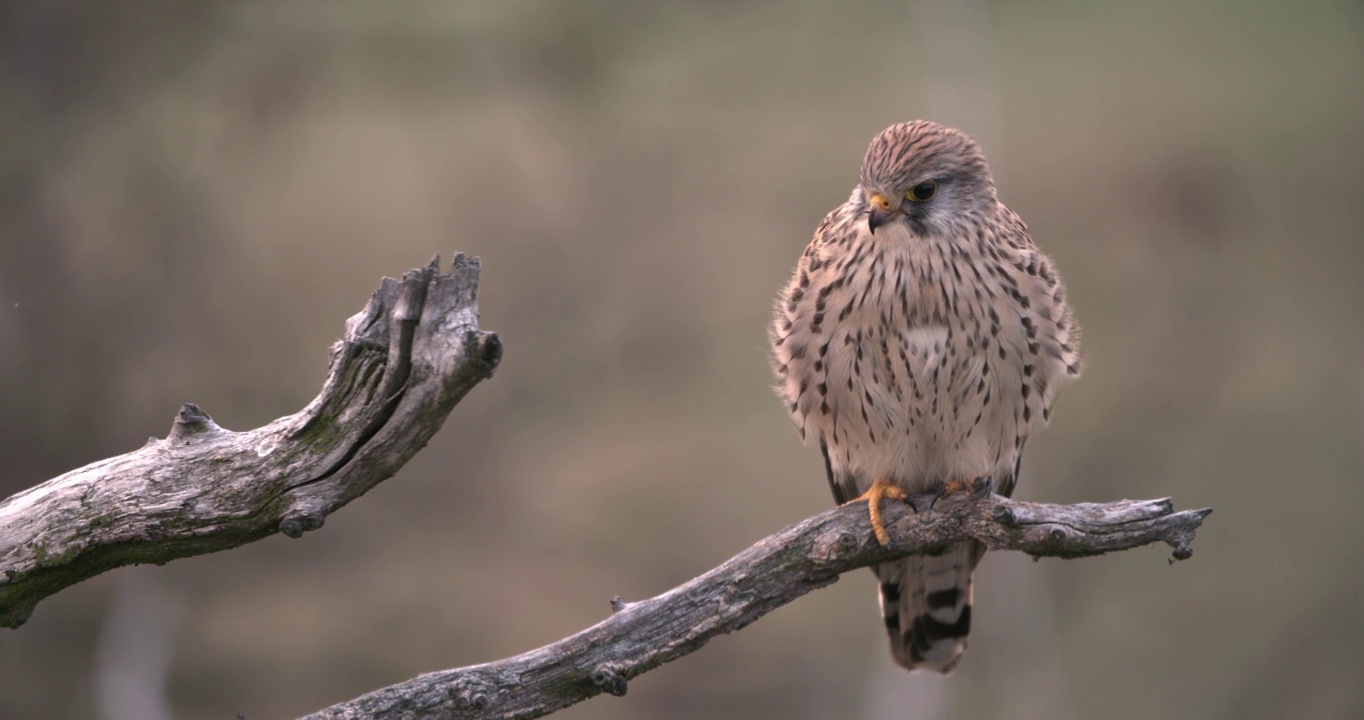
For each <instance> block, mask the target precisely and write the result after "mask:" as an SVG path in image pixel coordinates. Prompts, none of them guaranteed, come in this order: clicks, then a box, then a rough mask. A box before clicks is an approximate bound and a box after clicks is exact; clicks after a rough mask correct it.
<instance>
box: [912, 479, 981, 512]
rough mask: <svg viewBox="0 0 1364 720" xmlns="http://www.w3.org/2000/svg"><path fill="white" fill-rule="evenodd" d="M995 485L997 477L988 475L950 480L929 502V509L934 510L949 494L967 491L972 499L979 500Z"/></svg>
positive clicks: (967, 494)
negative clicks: (972, 478) (970, 478)
mask: <svg viewBox="0 0 1364 720" xmlns="http://www.w3.org/2000/svg"><path fill="white" fill-rule="evenodd" d="M994 487H995V479H994V478H993V477H990V476H989V475H986V476H984V477H978V478H976V479H974V480H948V481H947V482H945V483H943V486H942V489H941V490H939V491H938V492H937V493H935V494H934V495H933V502H931V503H929V504H928V509H929V510H932V509H933V508H934V507H935V506H937V504H938V501H939V500H941V499H943V498H945V497H947V496H948V495H956V494H958V493H966V496H967V497H968V498H970V499H974V500H978V499H980V498H983V497H986V496H988V495H989V494H990V493H991V492H992V491H993V490H994Z"/></svg>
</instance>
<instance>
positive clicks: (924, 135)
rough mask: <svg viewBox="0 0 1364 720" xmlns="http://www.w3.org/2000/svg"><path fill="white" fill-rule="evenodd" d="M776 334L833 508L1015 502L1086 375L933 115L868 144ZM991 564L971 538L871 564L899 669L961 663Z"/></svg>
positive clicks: (1053, 304)
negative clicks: (925, 496) (1055, 409)
mask: <svg viewBox="0 0 1364 720" xmlns="http://www.w3.org/2000/svg"><path fill="white" fill-rule="evenodd" d="M769 334H770V339H771V344H772V357H773V369H774V372H775V373H776V376H777V381H778V394H779V395H780V396H781V398H782V399H783V400H784V401H785V403H786V405H787V408H788V409H789V410H790V412H791V415H792V417H793V418H794V420H795V422H796V426H797V428H798V429H799V430H800V434H801V437H802V438H803V439H804V440H805V441H806V442H807V443H812V444H818V445H819V447H820V448H821V450H822V451H823V453H824V461H825V467H826V470H827V472H828V476H829V484H830V486H831V487H832V489H833V494H834V499H835V500H836V501H837V502H839V503H844V502H848V501H851V500H853V499H856V498H858V497H859V495H861V494H862V493H864V492H868V491H869V490H872V489H873V485H874V484H876V483H878V482H879V483H880V484H881V485H885V486H889V487H890V488H893V489H898V490H892V492H896V493H897V494H898V491H903V492H904V493H908V494H911V495H913V494H919V493H925V492H932V491H935V490H941V489H942V488H944V487H947V486H950V485H952V484H960V483H963V482H971V481H974V480H977V479H980V478H990V479H991V480H992V481H993V487H994V490H995V491H996V492H998V493H1000V494H1003V495H1008V494H1010V493H1011V492H1012V491H1013V487H1014V483H1015V481H1016V480H1017V477H1018V468H1019V461H1020V458H1021V456H1022V452H1023V446H1024V445H1025V444H1026V442H1027V439H1028V436H1029V434H1030V433H1031V432H1032V431H1033V430H1034V429H1037V428H1039V427H1040V426H1042V425H1044V424H1046V422H1047V421H1048V420H1049V419H1050V417H1051V406H1052V401H1053V399H1054V398H1055V395H1056V392H1057V390H1058V389H1059V388H1060V387H1061V386H1062V385H1064V384H1065V383H1066V382H1067V381H1069V380H1070V379H1072V378H1074V377H1076V376H1078V375H1079V374H1080V356H1079V352H1078V340H1079V327H1078V326H1077V325H1076V324H1075V321H1074V319H1073V318H1072V316H1071V312H1070V309H1069V307H1068V306H1067V304H1066V294H1065V286H1064V285H1063V284H1062V282H1061V279H1060V277H1059V276H1058V275H1057V273H1056V269H1055V267H1054V265H1053V264H1052V262H1051V261H1050V260H1049V259H1048V258H1047V257H1046V256H1045V255H1043V254H1042V252H1041V251H1040V250H1038V248H1037V246H1036V245H1034V244H1033V242H1032V239H1031V238H1030V237H1029V236H1028V230H1027V227H1026V226H1025V225H1024V224H1023V221H1022V220H1020V219H1019V217H1018V216H1017V215H1016V214H1014V213H1013V211H1011V210H1009V209H1008V208H1007V207H1005V206H1004V205H1003V204H1002V203H1000V202H999V200H998V198H997V195H996V192H995V185H994V180H993V179H992V177H991V175H990V170H989V167H988V165H987V164H986V162H985V157H984V155H983V154H982V153H981V151H980V148H979V147H978V146H977V145H976V144H975V142H974V141H972V140H971V139H970V138H969V137H967V136H966V135H965V134H963V133H961V132H960V131H957V130H953V129H951V128H946V127H943V126H941V125H938V124H935V123H932V122H927V121H922V120H919V121H914V122H909V123H902V124H899V125H893V126H891V127H889V128H887V129H886V130H884V131H883V132H881V133H880V134H879V135H877V136H876V138H875V139H873V140H872V142H871V146H870V147H869V148H868V149H867V154H866V156H865V158H864V159H863V161H862V169H861V178H860V182H859V184H858V186H857V187H856V188H855V189H854V190H853V192H852V196H851V197H850V198H848V201H847V202H845V203H843V204H842V205H840V206H838V207H837V208H835V209H834V211H833V212H831V213H829V215H828V216H827V217H825V218H824V221H823V222H822V223H820V225H819V227H818V229H817V230H816V231H815V236H814V239H813V240H812V241H811V242H810V245H809V246H808V247H807V248H806V249H805V253H804V254H803V255H802V256H801V258H800V262H799V264H798V266H797V267H796V271H795V273H794V275H793V276H792V278H791V281H790V283H789V284H788V285H787V286H786V288H785V290H784V291H783V292H782V294H781V297H780V298H779V300H778V302H777V309H776V314H775V317H774V319H773V322H772V326H771V329H770V333H769ZM879 497H880V496H879V495H873V500H874V499H876V498H879ZM877 521H878V518H877V516H876V515H874V516H873V524H876V522H877ZM983 552H984V547H983V546H982V545H980V544H979V543H977V542H974V541H967V542H963V543H959V544H957V545H955V546H952V547H949V548H947V549H946V550H945V551H944V552H942V553H941V554H939V555H936V556H910V557H908V558H905V559H903V560H898V561H895V562H892V563H886V564H883V565H878V566H876V567H874V568H872V569H873V571H874V572H875V573H876V575H877V578H878V579H879V580H880V584H881V585H880V597H881V608H882V613H883V615H884V618H885V623H886V628H887V631H888V632H889V634H890V646H891V654H892V656H893V657H894V658H895V660H896V662H898V663H899V664H901V665H903V666H904V667H906V668H908V669H910V670H913V669H916V668H927V669H931V670H936V671H938V672H950V671H951V670H952V669H953V668H955V667H956V665H957V663H958V662H959V661H960V659H961V655H962V653H963V652H964V651H965V649H966V640H967V634H968V632H969V630H970V623H971V600H972V592H971V573H972V571H973V570H974V568H975V566H976V564H977V563H978V562H979V561H980V557H981V555H982V554H983Z"/></svg>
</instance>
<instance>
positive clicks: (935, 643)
mask: <svg viewBox="0 0 1364 720" xmlns="http://www.w3.org/2000/svg"><path fill="white" fill-rule="evenodd" d="M984 550H985V548H984V546H982V545H981V544H980V543H978V542H976V541H974V540H967V541H964V542H960V543H956V544H955V545H952V546H951V547H948V548H947V550H945V551H944V552H943V553H942V554H940V555H911V556H910V557H907V558H904V559H903V560H897V561H895V562H892V563H885V564H883V565H877V566H875V568H873V569H874V570H875V572H876V576H877V577H878V578H879V579H880V580H881V614H882V616H884V618H885V621H886V632H887V633H888V634H889V635H890V652H891V655H892V656H893V657H894V658H895V662H897V663H899V664H900V665H902V666H904V667H905V668H906V669H908V670H918V669H925V670H932V671H934V672H940V673H949V672H952V670H953V669H955V668H956V667H957V663H959V662H961V656H962V653H964V652H966V641H967V636H968V635H969V634H970V632H971V571H972V570H974V569H975V567H976V563H977V562H979V561H980V557H981V555H982V554H983V553H984Z"/></svg>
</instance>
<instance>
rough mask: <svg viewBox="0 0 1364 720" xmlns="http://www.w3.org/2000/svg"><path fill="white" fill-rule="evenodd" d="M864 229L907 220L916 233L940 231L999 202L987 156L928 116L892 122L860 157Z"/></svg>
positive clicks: (931, 233)
mask: <svg viewBox="0 0 1364 720" xmlns="http://www.w3.org/2000/svg"><path fill="white" fill-rule="evenodd" d="M861 180H862V182H861V190H862V196H863V198H865V200H866V203H867V227H868V229H870V230H871V232H873V233H875V232H876V230H877V228H880V227H883V226H886V225H890V224H892V223H905V224H907V225H908V226H909V228H910V229H911V230H912V231H913V233H914V234H915V235H918V236H928V235H943V234H946V233H948V232H950V231H951V229H952V227H953V226H954V225H957V224H959V223H960V222H962V221H964V220H965V219H966V218H968V217H969V216H971V215H975V214H978V213H981V212H987V211H989V210H991V209H992V208H994V206H995V205H996V203H997V200H996V195H995V183H994V180H993V179H992V178H991V177H990V167H989V166H988V165H987V164H986V163H985V155H984V154H982V153H981V151H980V147H979V146H978V145H976V143H975V141H974V140H972V139H971V138H970V137H968V136H967V135H966V134H965V133H963V132H961V131H960V130H953V129H952V128H948V127H943V126H942V125H939V124H937V123H934V122H929V121H927V120H915V121H913V122H907V123H900V124H898V125H892V126H890V127H888V128H886V129H885V130H882V131H881V133H880V134H879V135H877V136H876V137H875V138H873V139H872V141H871V146H870V147H868V148H867V155H866V157H864V158H863V159H862V176H861Z"/></svg>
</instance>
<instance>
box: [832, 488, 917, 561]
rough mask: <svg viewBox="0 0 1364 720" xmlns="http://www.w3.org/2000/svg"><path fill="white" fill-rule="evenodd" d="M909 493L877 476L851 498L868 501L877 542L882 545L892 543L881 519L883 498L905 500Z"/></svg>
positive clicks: (856, 500)
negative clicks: (863, 489) (864, 488)
mask: <svg viewBox="0 0 1364 720" xmlns="http://www.w3.org/2000/svg"><path fill="white" fill-rule="evenodd" d="M906 497H908V496H907V495H905V491H904V490H903V489H902V488H901V487H900V486H899V485H896V484H894V483H892V482H890V481H889V480H885V479H883V478H877V479H876V480H875V481H874V482H872V484H871V487H869V488H867V491H866V492H864V493H862V494H861V495H859V496H857V497H856V498H853V499H852V500H849V501H848V503H845V504H851V503H855V502H861V501H863V500H866V501H867V514H868V515H870V516H871V529H872V532H874V533H876V542H879V543H881V547H885V546H887V545H889V544H890V535H889V534H888V533H887V532H886V524H885V522H884V521H883V520H882V519H881V499H882V498H890V499H891V500H904V499H905V498H906Z"/></svg>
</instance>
